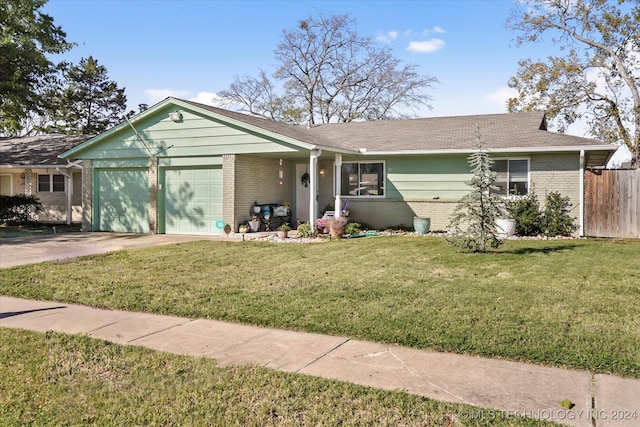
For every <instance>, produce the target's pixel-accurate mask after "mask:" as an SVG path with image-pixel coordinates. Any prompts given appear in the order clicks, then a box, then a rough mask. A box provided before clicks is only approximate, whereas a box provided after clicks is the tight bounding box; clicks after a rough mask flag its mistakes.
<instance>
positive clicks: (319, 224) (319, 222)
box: [316, 218, 327, 233]
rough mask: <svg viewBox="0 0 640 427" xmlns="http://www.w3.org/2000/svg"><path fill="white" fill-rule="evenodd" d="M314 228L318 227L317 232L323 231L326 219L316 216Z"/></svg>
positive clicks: (325, 226)
mask: <svg viewBox="0 0 640 427" xmlns="http://www.w3.org/2000/svg"><path fill="white" fill-rule="evenodd" d="M316 228H317V229H318V233H324V232H325V229H326V228H327V219H326V218H318V219H316Z"/></svg>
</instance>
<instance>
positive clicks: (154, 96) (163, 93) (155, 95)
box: [144, 89, 189, 104]
mask: <svg viewBox="0 0 640 427" xmlns="http://www.w3.org/2000/svg"><path fill="white" fill-rule="evenodd" d="M144 94H145V95H146V96H147V99H148V100H149V103H151V104H156V103H158V102H160V101H162V100H163V99H165V98H167V97H169V96H172V97H174V98H184V97H185V96H187V95H188V94H189V92H188V91H186V90H173V89H147V90H145V91H144Z"/></svg>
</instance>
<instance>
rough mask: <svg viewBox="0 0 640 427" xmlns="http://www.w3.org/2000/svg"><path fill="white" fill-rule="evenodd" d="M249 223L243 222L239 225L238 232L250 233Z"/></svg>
mask: <svg viewBox="0 0 640 427" xmlns="http://www.w3.org/2000/svg"><path fill="white" fill-rule="evenodd" d="M249 230H250V229H249V224H245V223H242V224H240V225H239V226H238V233H242V234H245V233H248V232H249Z"/></svg>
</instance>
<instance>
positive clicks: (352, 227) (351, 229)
mask: <svg viewBox="0 0 640 427" xmlns="http://www.w3.org/2000/svg"><path fill="white" fill-rule="evenodd" d="M358 233H360V224H358V223H357V222H349V223H347V225H346V226H345V227H344V234H358Z"/></svg>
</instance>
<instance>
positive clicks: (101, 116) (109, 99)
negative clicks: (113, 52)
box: [56, 56, 127, 135]
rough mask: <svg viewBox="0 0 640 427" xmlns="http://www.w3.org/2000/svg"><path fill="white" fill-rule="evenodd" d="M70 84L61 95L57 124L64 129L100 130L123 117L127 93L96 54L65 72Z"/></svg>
mask: <svg viewBox="0 0 640 427" xmlns="http://www.w3.org/2000/svg"><path fill="white" fill-rule="evenodd" d="M64 75H65V79H66V84H67V87H66V88H65V89H64V90H63V91H62V93H61V95H60V99H59V103H60V107H59V111H58V113H57V115H56V125H57V126H58V128H59V129H60V130H61V131H63V132H64V133H69V134H83V135H89V134H97V133H100V132H103V131H105V130H106V129H108V128H109V127H111V126H112V125H115V124H117V123H118V122H120V120H122V116H123V115H124V113H125V110H126V103H127V97H126V96H125V94H124V89H120V88H118V85H117V83H116V82H114V81H110V80H109V78H108V76H107V69H106V68H105V67H104V66H103V65H99V64H98V61H97V60H95V59H94V58H93V57H92V56H89V58H86V59H85V58H82V59H81V60H80V64H79V65H75V66H72V67H70V68H69V69H68V70H67V71H65V73H64Z"/></svg>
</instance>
